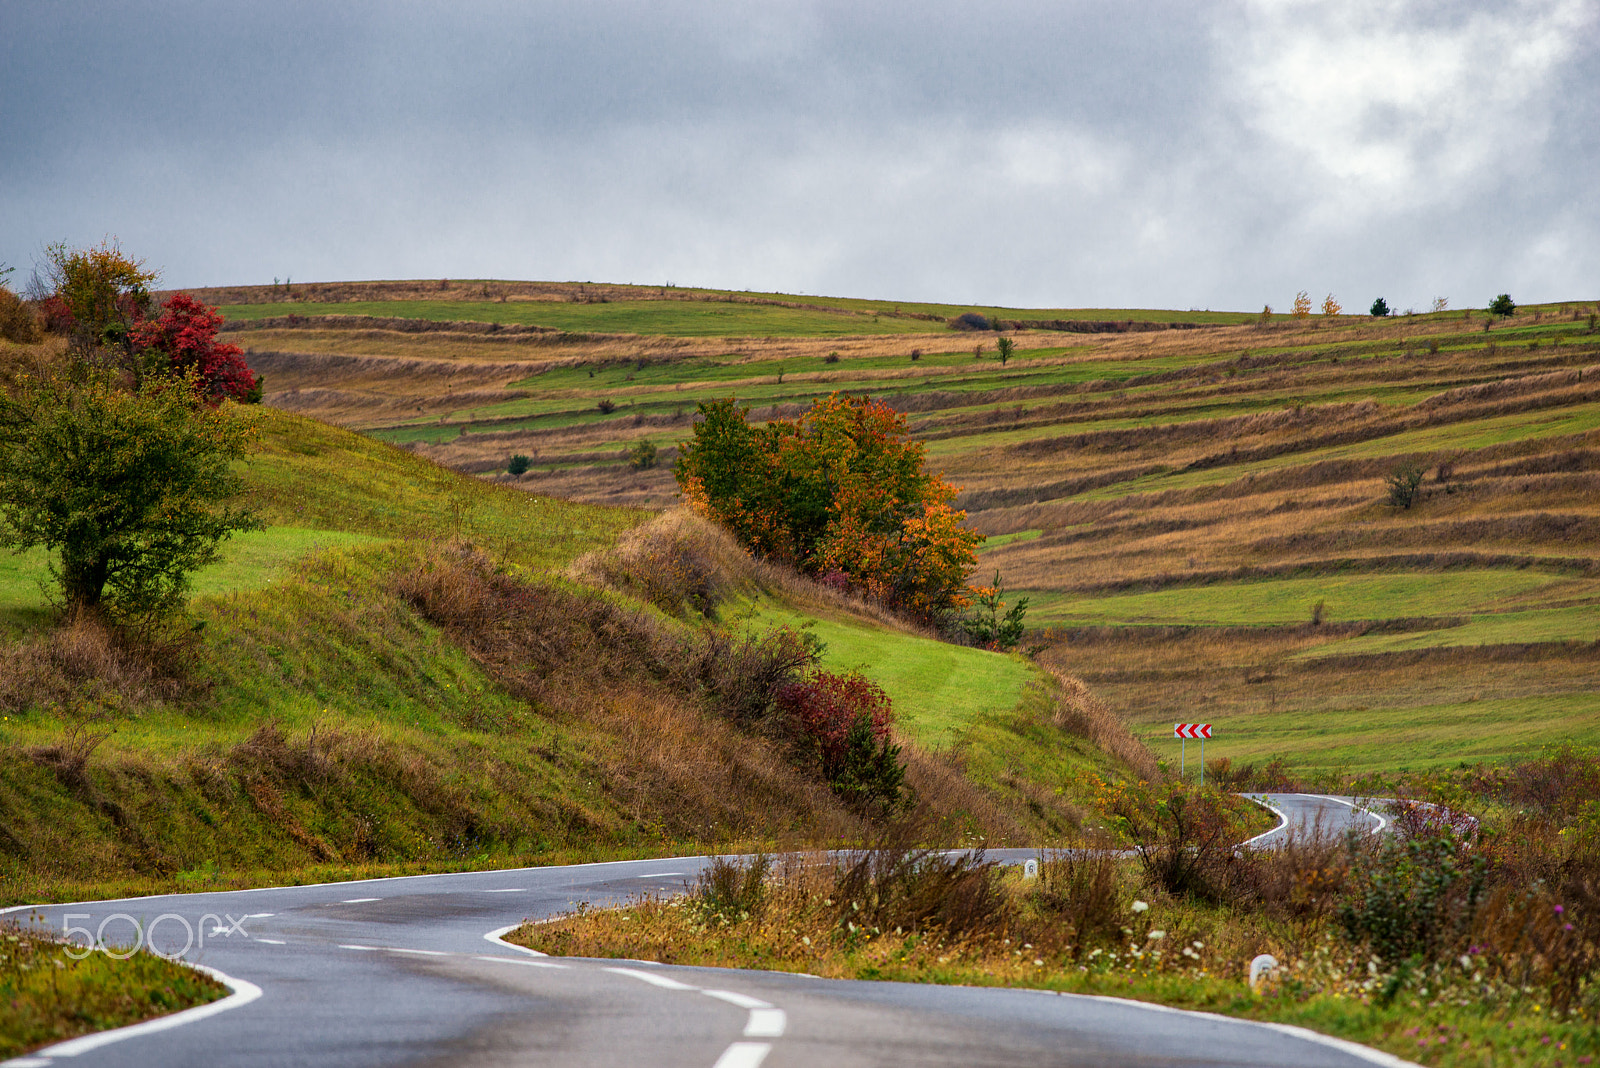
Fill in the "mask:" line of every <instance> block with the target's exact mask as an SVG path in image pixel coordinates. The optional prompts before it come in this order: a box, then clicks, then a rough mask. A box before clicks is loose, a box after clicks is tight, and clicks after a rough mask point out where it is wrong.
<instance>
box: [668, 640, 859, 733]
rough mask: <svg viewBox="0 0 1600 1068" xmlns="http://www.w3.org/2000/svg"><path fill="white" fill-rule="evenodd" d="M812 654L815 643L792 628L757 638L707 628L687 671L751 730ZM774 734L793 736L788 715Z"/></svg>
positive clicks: (728, 713)
mask: <svg viewBox="0 0 1600 1068" xmlns="http://www.w3.org/2000/svg"><path fill="white" fill-rule="evenodd" d="M817 653H818V649H817V646H816V645H815V644H814V641H807V640H806V636H804V635H802V634H801V633H800V632H799V631H797V630H794V629H793V628H791V627H775V628H773V629H772V630H769V631H767V632H766V633H765V634H762V635H759V636H757V635H750V634H747V635H743V636H736V635H732V634H729V633H728V632H727V631H725V630H720V629H716V628H712V627H707V628H705V629H704V630H703V631H702V632H701V633H700V635H699V637H698V639H697V640H696V642H695V646H694V648H693V650H692V653H691V655H690V657H689V658H688V660H689V667H688V671H689V674H690V676H691V678H693V679H694V681H695V682H697V683H698V684H699V685H700V688H701V692H702V693H703V694H704V695H705V698H706V699H707V701H708V703H709V704H710V705H711V706H712V707H713V708H714V709H715V710H716V711H717V712H718V713H720V714H721V715H723V716H726V717H727V718H728V719H730V720H732V721H733V722H734V723H736V724H738V725H739V726H741V727H744V728H746V729H750V728H757V727H762V726H764V725H766V720H767V718H768V716H769V715H770V714H771V713H772V712H773V711H774V709H775V708H776V707H778V706H779V705H780V704H781V703H782V702H783V700H784V695H785V694H786V693H787V692H788V690H789V689H790V687H792V686H793V685H794V684H795V681H796V676H797V675H798V674H799V673H800V672H801V671H802V670H804V669H805V668H807V667H810V666H811V665H812V664H813V663H815V662H816V658H817ZM884 700H885V701H887V700H888V698H887V697H886V698H885V699H884ZM776 733H780V734H792V723H791V721H790V720H789V717H787V716H786V717H785V722H784V723H783V724H781V725H779V726H778V728H777V731H776Z"/></svg>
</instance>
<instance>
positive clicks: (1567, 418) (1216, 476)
mask: <svg viewBox="0 0 1600 1068" xmlns="http://www.w3.org/2000/svg"><path fill="white" fill-rule="evenodd" d="M1597 428H1600V404H1574V405H1571V406H1570V407H1565V408H1560V409H1557V410H1554V411H1532V412H1517V413H1514V414H1512V415H1500V416H1493V417H1490V418H1487V419H1468V420H1462V421H1461V422H1458V423H1446V424H1444V425H1442V426H1432V427H1425V428H1422V429H1418V430H1406V431H1402V432H1401V433H1398V434H1387V435H1384V436H1383V437H1377V438H1369V439H1368V440H1366V441H1359V442H1355V443H1353V444H1350V445H1337V446H1332V447H1329V448H1325V449H1308V450H1306V451H1304V452H1294V453H1286V454H1284V455H1282V456H1274V457H1272V458H1271V459H1268V460H1257V461H1254V462H1251V463H1242V464H1231V465H1228V466H1224V467H1211V468H1204V469H1202V470H1198V471H1177V472H1172V473H1170V474H1160V475H1146V476H1144V477H1141V478H1136V479H1129V480H1128V481H1126V482H1118V483H1116V484H1115V485H1110V486H1102V487H1099V488H1097V489H1093V490H1089V491H1087V492H1084V493H1080V494H1077V495H1076V496H1073V497H1068V498H1063V499H1064V500H1079V501H1093V500H1113V499H1115V498H1118V497H1126V496H1128V495H1129V494H1132V493H1162V492H1165V491H1167V490H1174V489H1194V488H1196V487H1199V486H1214V485H1216V486H1220V485H1225V484H1227V483H1229V482H1233V481H1235V480H1236V479H1239V478H1243V477H1245V476H1247V475H1251V474H1261V473H1263V472H1267V471H1273V470H1278V469H1280V468H1285V467H1298V466H1302V465H1304V464H1311V463H1319V462H1321V461H1324V460H1351V459H1373V458H1381V457H1384V456H1395V455H1403V454H1405V453H1420V452H1438V451H1440V450H1452V451H1462V452H1465V451H1467V450H1470V449H1481V448H1486V447H1488V446H1490V445H1499V444H1503V443H1505V442H1511V441H1528V440H1533V439H1537V438H1554V437H1567V436H1570V435H1576V434H1584V433H1588V432H1589V431H1592V430H1595V429H1597ZM1040 503H1047V502H1042V501H1041V502H1040Z"/></svg>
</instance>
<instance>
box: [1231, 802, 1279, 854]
mask: <svg viewBox="0 0 1600 1068" xmlns="http://www.w3.org/2000/svg"><path fill="white" fill-rule="evenodd" d="M1245 796H1247V797H1249V796H1250V795H1248V794H1246V795H1245ZM1250 800H1252V801H1254V802H1255V803H1256V804H1258V805H1260V806H1261V807H1262V808H1264V809H1266V810H1267V811H1268V812H1270V813H1272V814H1273V815H1274V816H1276V817H1278V825H1277V826H1276V827H1274V828H1272V830H1270V831H1267V832H1266V833H1265V834H1258V835H1256V836H1255V837H1254V838H1246V839H1245V840H1244V841H1242V842H1240V843H1239V844H1240V845H1241V846H1247V845H1249V844H1250V843H1251V842H1259V841H1261V839H1263V838H1270V837H1272V836H1273V835H1275V834H1277V833H1278V832H1279V831H1281V830H1283V829H1284V828H1285V827H1287V826H1289V817H1288V816H1285V815H1284V814H1283V811H1282V810H1281V809H1279V808H1277V807H1276V806H1274V805H1269V804H1267V802H1265V801H1263V800H1261V798H1259V797H1250Z"/></svg>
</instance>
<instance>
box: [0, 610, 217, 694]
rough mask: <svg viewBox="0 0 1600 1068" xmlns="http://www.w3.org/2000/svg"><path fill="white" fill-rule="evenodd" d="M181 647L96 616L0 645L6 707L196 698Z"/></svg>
mask: <svg viewBox="0 0 1600 1068" xmlns="http://www.w3.org/2000/svg"><path fill="white" fill-rule="evenodd" d="M187 652H188V649H187V646H186V644H185V643H183V642H170V641H163V640H161V639H159V638H148V637H141V636H139V635H136V634H132V633H130V632H128V631H125V630H120V629H118V628H116V627H113V626H110V625H109V624H107V623H106V622H104V621H103V620H101V619H100V618H98V617H97V616H95V615H93V614H91V613H78V614H76V615H74V616H73V617H72V618H70V619H69V620H67V621H66V622H65V623H63V624H62V625H60V626H58V627H55V628H53V629H51V630H47V631H45V632H43V633H41V634H38V635H35V636H33V637H30V638H26V639H24V640H22V641H20V642H17V643H15V644H10V645H5V646H3V647H0V708H3V709H5V710H6V711H7V712H12V713H16V712H23V711H27V710H29V709H38V708H48V707H51V706H58V707H75V708H79V709H86V710H89V711H96V710H98V711H106V712H113V713H114V712H118V711H120V710H122V709H125V708H150V707H159V706H161V705H162V704H165V703H168V702H172V701H176V700H180V699H182V698H184V697H186V696H189V695H190V694H192V693H193V692H194V691H195V690H196V688H197V687H198V686H199V683H198V682H197V681H196V680H194V679H193V678H191V677H190V675H189V674H188V668H189V663H188V660H189V658H188V656H187Z"/></svg>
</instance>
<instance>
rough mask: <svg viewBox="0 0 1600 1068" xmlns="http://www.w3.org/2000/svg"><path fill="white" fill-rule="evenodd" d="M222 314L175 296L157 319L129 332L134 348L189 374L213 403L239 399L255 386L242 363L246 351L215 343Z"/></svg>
mask: <svg viewBox="0 0 1600 1068" xmlns="http://www.w3.org/2000/svg"><path fill="white" fill-rule="evenodd" d="M221 326H222V316H221V315H219V314H218V313H217V309H215V308H213V307H211V306H209V305H207V304H203V303H201V302H200V301H198V300H195V299H194V298H193V297H191V296H190V295H189V294H187V293H178V294H175V295H174V296H173V297H172V298H171V299H170V300H168V301H167V302H166V303H165V304H163V305H162V306H161V316H160V318H157V319H146V320H144V321H143V322H140V323H139V324H138V325H136V326H135V327H134V328H133V330H132V331H131V336H132V339H133V343H134V346H135V347H136V348H138V349H141V350H143V351H145V352H147V353H151V354H156V353H159V354H161V355H162V356H164V357H165V359H163V360H161V361H160V362H162V363H169V364H170V366H171V369H172V371H173V372H175V373H176V374H179V375H193V376H194V379H195V382H196V389H197V390H198V391H199V392H200V393H201V394H202V395H203V396H204V397H205V398H206V400H208V401H210V402H211V403H212V404H217V403H219V402H221V401H222V400H223V398H225V397H226V398H231V399H233V400H236V401H242V400H244V399H245V398H246V396H248V395H249V393H250V391H251V389H252V388H254V386H255V377H254V376H253V375H251V373H250V368H249V367H248V366H246V365H245V362H244V350H243V349H241V348H239V346H237V345H229V344H226V343H221V344H219V343H218V342H217V330H218V328H220V327H221Z"/></svg>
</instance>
